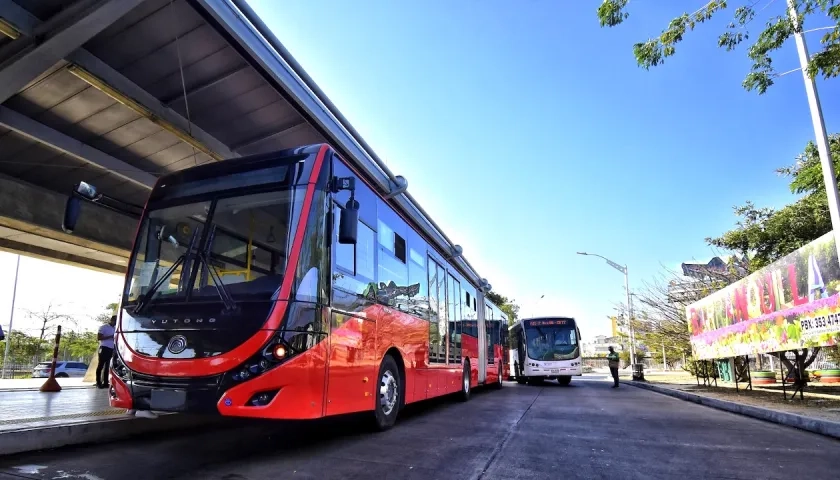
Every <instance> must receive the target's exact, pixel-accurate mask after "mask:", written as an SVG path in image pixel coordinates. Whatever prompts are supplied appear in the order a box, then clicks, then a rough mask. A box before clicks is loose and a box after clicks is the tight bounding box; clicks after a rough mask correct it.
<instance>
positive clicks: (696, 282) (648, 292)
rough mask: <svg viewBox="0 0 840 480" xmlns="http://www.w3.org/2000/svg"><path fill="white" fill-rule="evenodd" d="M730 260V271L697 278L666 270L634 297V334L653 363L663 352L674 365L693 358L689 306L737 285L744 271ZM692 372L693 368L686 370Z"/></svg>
mask: <svg viewBox="0 0 840 480" xmlns="http://www.w3.org/2000/svg"><path fill="white" fill-rule="evenodd" d="M735 261H736V260H735V259H734V258H733V259H730V265H729V268H728V269H727V271H717V270H711V269H709V268H703V267H701V268H698V269H697V270H696V271H697V272H698V274H699V275H698V276H697V278H694V277H692V278H688V277H685V276H683V275H681V274H679V273H678V272H675V271H672V270H668V269H664V271H663V272H662V273H660V274H659V275H658V276H657V277H656V278H655V279H654V280H653V281H645V282H644V283H643V287H642V288H641V289H639V290H638V291H637V292H635V293H634V297H635V298H636V300H635V302H634V309H633V310H634V318H633V320H632V326H633V330H634V332H635V335H636V341H637V343H641V344H642V345H645V346H647V348H648V349H649V350H650V352H651V355H652V356H653V358H654V359H657V361H659V362H661V361H662V357H661V356H660V355H662V350H663V347H664V349H665V356H666V359H667V358H670V359H671V362H670V364H671V365H673V364H675V363H676V361H677V360H680V361H681V360H682V358H683V356H684V355H685V356H690V355H691V342H690V334H689V328H688V319H687V318H686V314H685V309H686V307H687V306H688V305H690V304H692V303H694V302H696V301H698V300H700V299H702V298H704V297H707V296H708V295H710V294H712V293H714V292H716V291H718V290H720V289H722V288H724V287H726V286H727V285H729V284H731V283H733V282H735V281H737V280H738V279H739V277H740V272H741V270H740V269H739V268H737V267H738V265H736V264H735ZM684 368H687V369H689V370H691V368H693V367H692V366H691V365H688V366H684Z"/></svg>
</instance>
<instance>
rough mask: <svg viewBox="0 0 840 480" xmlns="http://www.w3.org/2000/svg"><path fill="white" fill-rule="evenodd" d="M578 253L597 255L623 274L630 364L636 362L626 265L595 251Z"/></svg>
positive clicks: (634, 336)
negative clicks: (628, 330)
mask: <svg viewBox="0 0 840 480" xmlns="http://www.w3.org/2000/svg"><path fill="white" fill-rule="evenodd" d="M577 254H578V255H586V256H592V257H598V258H601V259H603V260H605V261H606V262H607V265H609V266H611V267H613V268H614V269H616V270H618V271H619V272H621V273H623V274H624V289H625V290H626V292H625V293H626V294H627V325H628V328H629V329H630V364H631V365H635V364H636V334H635V332H634V331H633V303H632V302H631V301H630V295H631V294H630V279H629V277H628V275H627V265H619V264H617V263H615V262H613V261H612V260H610V259H609V258H607V257H605V256H603V255H598V254H597V253H586V252H577Z"/></svg>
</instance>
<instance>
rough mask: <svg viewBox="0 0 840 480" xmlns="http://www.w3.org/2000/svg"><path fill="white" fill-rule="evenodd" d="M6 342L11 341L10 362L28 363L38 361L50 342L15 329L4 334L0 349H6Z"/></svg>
mask: <svg viewBox="0 0 840 480" xmlns="http://www.w3.org/2000/svg"><path fill="white" fill-rule="evenodd" d="M7 342H11V345H10V346H9V363H10V364H20V363H25V364H28V363H32V362H34V361H39V360H40V359H41V358H40V357H41V354H42V353H43V352H44V351H46V350H47V349H48V348H49V346H50V342H49V341H47V340H41V339H39V338H38V337H36V336H32V335H27V334H25V333H23V332H20V331H17V330H16V331H14V332H12V333H11V334H9V335H6V339H5V340H3V341H2V342H0V350H1V351H3V352H5V351H6V343H7ZM0 359H2V357H0Z"/></svg>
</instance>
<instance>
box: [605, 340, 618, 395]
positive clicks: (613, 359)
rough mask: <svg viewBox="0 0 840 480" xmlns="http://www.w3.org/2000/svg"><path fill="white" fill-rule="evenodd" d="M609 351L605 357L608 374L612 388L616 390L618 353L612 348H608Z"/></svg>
mask: <svg viewBox="0 0 840 480" xmlns="http://www.w3.org/2000/svg"><path fill="white" fill-rule="evenodd" d="M609 349H610V353H609V354H608V355H607V360H608V361H609V365H610V374H611V375H612V378H613V382H614V383H613V386H612V388H618V360H619V358H618V352H616V351H615V349H613V347H609Z"/></svg>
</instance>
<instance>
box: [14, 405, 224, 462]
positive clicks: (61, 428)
mask: <svg viewBox="0 0 840 480" xmlns="http://www.w3.org/2000/svg"><path fill="white" fill-rule="evenodd" d="M223 421H224V418H221V417H208V416H197V415H180V414H174V415H161V416H159V417H158V418H155V419H150V418H142V417H139V418H138V417H131V416H128V415H120V416H110V417H106V418H102V419H97V420H95V421H93V422H91V421H83V422H78V423H70V424H68V423H65V424H62V425H57V426H46V427H36V428H23V429H20V430H11V431H7V432H4V433H2V434H0V456H3V455H11V454H15V453H24V452H33V451H37V450H46V449H51V448H59V447H66V446H70V445H83V444H88V443H100V442H110V441H114V440H121V439H125V438H128V437H132V436H134V435H144V434H149V433H156V432H166V431H171V430H182V429H189V428H198V427H210V426H213V425H214V424H216V423H219V424H222V423H223Z"/></svg>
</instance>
